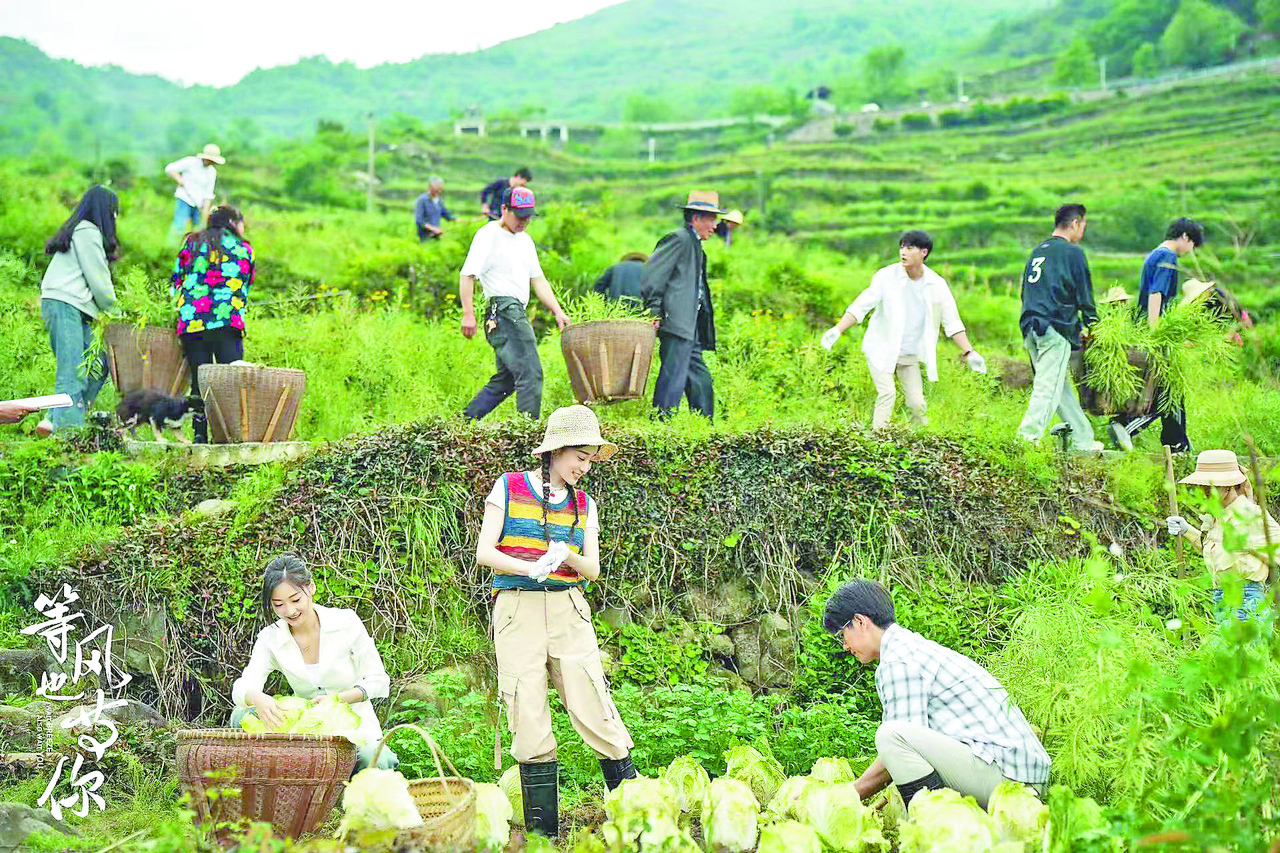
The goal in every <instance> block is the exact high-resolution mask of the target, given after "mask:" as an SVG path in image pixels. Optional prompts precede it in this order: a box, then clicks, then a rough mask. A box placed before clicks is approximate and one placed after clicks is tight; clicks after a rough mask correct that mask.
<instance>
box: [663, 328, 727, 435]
mask: <svg viewBox="0 0 1280 853" xmlns="http://www.w3.org/2000/svg"><path fill="white" fill-rule="evenodd" d="M658 355H659V357H660V358H661V359H662V364H661V365H660V366H659V368H658V382H657V384H656V385H655V386H654V389H653V405H654V406H655V407H657V409H658V411H659V412H661V414H662V416H663V417H670V416H671V414H672V413H674V412H675V410H676V408H677V407H678V406H679V405H680V398H681V397H688V398H689V408H690V409H692V410H693V411H695V412H697V413H699V414H701V415H705V416H706V417H707V418H712V417H714V416H715V391H714V389H713V388H712V387H711V371H709V370H707V364H706V362H704V361H703V360H702V344H701V342H699V341H686V340H684V339H683V338H676V337H672V336H670V335H663V334H661V333H659V334H658Z"/></svg>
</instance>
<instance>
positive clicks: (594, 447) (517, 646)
mask: <svg viewBox="0 0 1280 853" xmlns="http://www.w3.org/2000/svg"><path fill="white" fill-rule="evenodd" d="M617 450H618V448H617V445H614V444H610V443H609V442H607V441H605V440H604V439H603V438H601V437H600V423H599V421H597V420H596V416H595V413H594V412H592V411H591V410H590V409H588V408H587V407H586V406H568V407H566V408H561V409H556V410H555V411H554V412H552V413H551V417H549V418H548V419H547V431H546V435H545V436H544V438H543V440H542V444H540V445H539V446H538V447H537V449H535V450H534V451H533V456H534V457H535V458H537V459H539V460H541V465H540V466H539V468H538V469H535V470H531V471H514V472H511V473H507V474H503V475H502V476H501V477H499V478H498V480H497V482H496V483H494V485H493V490H492V491H490V492H489V497H488V499H487V500H486V502H485V507H484V523H483V525H482V526H481V528H480V539H479V541H478V542H477V543H476V562H478V563H480V565H482V566H488V567H490V568H491V569H493V596H494V606H493V636H494V645H495V647H496V651H497V657H498V692H499V693H500V694H501V696H502V700H503V702H504V704H505V705H506V709H507V726H508V728H509V729H510V731H511V737H512V744H511V755H512V756H513V757H514V758H515V759H516V761H518V762H519V763H520V788H521V791H522V793H523V795H524V821H525V826H526V827H527V828H528V829H529V830H530V831H531V832H537V833H540V834H542V835H545V836H548V837H553V836H555V835H556V832H557V829H558V822H559V816H558V813H557V805H558V802H557V801H558V788H557V762H556V739H555V736H554V735H553V734H552V731H551V707H550V705H549V704H548V702H547V675H548V673H550V675H551V680H552V682H553V683H554V685H555V688H556V692H557V693H559V694H560V699H561V701H563V702H564V706H565V709H566V710H567V711H568V712H569V718H570V721H571V722H572V723H573V727H574V728H575V729H576V730H577V731H578V734H579V735H580V736H581V737H582V739H583V740H584V741H585V742H586V744H587V746H589V747H591V749H592V750H593V751H594V752H595V753H596V755H597V756H598V757H599V759H600V769H601V771H602V773H603V774H604V780H605V784H606V785H607V786H608V787H609V789H610V790H612V789H614V788H616V787H617V786H618V785H619V784H620V783H621V782H622V780H623V779H631V778H634V777H635V775H636V771H635V767H634V766H632V763H631V747H632V745H633V744H632V742H631V736H630V735H629V734H627V728H626V726H625V725H623V723H622V720H621V719H620V718H619V716H618V709H617V708H616V707H615V706H614V704H613V700H612V699H611V698H610V697H609V689H608V687H607V685H606V684H605V679H604V670H603V668H602V666H601V662H600V649H599V647H598V646H597V645H596V634H595V629H594V628H593V627H592V624H591V608H590V607H589V606H588V604H587V600H586V598H585V597H584V596H583V594H582V585H583V583H584V582H586V581H593V580H596V579H597V578H598V577H600V544H599V543H600V520H599V513H598V510H597V508H596V502H595V501H593V500H592V499H591V498H590V497H588V496H587V493H586V492H584V491H582V490H580V489H578V488H577V485H578V481H579V480H581V479H582V478H583V477H584V476H586V474H587V472H588V471H590V470H591V466H592V464H593V463H595V462H603V461H605V460H607V459H609V457H611V456H613V454H614V453H616V452H617Z"/></svg>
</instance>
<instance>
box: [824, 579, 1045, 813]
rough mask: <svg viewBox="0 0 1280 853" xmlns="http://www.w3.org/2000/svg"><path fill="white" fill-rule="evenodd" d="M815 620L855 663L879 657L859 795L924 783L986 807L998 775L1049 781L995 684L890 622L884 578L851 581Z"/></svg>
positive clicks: (1037, 750)
mask: <svg viewBox="0 0 1280 853" xmlns="http://www.w3.org/2000/svg"><path fill="white" fill-rule="evenodd" d="M822 622H823V626H824V627H825V628H826V629H827V630H828V631H831V632H832V633H833V634H835V635H836V639H838V640H839V641H840V642H841V644H842V645H843V646H844V648H845V650H846V651H848V652H850V653H851V654H853V655H854V657H856V658H857V659H858V660H859V661H861V662H862V663H871V662H872V661H879V664H878V665H877V666H876V692H877V693H878V694H879V695H880V704H881V706H882V707H883V713H882V714H881V722H880V727H879V728H878V729H876V752H877V753H878V754H877V756H876V760H875V761H874V762H873V763H872V765H871V766H870V767H868V768H867V770H866V772H865V773H863V774H862V775H861V776H859V777H858V779H857V781H856V784H857V786H858V793H859V794H861V795H862V797H863V799H866V798H867V797H869V796H871V795H873V794H875V793H877V792H878V791H880V790H881V789H883V788H884V787H886V786H887V785H888V784H889V783H890V782H893V783H894V784H895V785H897V786H898V791H899V792H900V793H901V794H902V799H903V801H904V802H907V803H909V802H911V798H912V797H913V796H914V795H915V793H916V792H917V791H919V790H921V789H922V788H930V789H933V788H943V787H946V788H952V789H954V790H956V791H959V792H960V793H961V794H970V795H972V796H973V798H974V799H976V800H977V801H978V805H980V806H982V807H983V808H984V809H985V808H986V807H987V800H988V798H990V796H991V792H992V791H994V790H995V787H996V785H998V784H1000V783H1001V782H1002V781H1004V780H1005V779H1012V780H1013V781H1015V782H1022V783H1024V784H1027V785H1030V786H1032V787H1033V788H1035V789H1036V790H1037V791H1038V792H1039V793H1040V794H1041V796H1043V794H1044V786H1045V783H1047V782H1048V781H1049V754H1048V753H1046V752H1045V750H1044V746H1042V745H1041V743H1040V739H1039V738H1037V737H1036V735H1035V732H1033V731H1032V730H1031V726H1030V724H1028V723H1027V718H1026V717H1024V716H1022V712H1021V711H1019V710H1018V706H1017V705H1015V704H1013V700H1012V699H1010V698H1009V694H1008V693H1007V692H1005V689H1004V688H1003V687H1001V686H1000V682H998V681H996V680H995V678H993V677H992V675H991V673H989V672H987V671H986V670H985V669H983V668H982V667H980V666H978V665H977V664H976V663H974V662H973V661H971V660H969V659H968V658H967V657H965V656H964V655H962V654H960V653H959V652H955V651H952V650H951V649H948V648H945V647H944V646H940V645H938V644H937V643H935V642H933V641H931V640H926V639H925V638H924V637H922V636H920V635H919V634H917V633H915V632H914V631H908V630H907V629H906V628H903V627H902V626H901V625H899V624H897V623H896V622H894V621H893V600H892V599H890V598H889V593H888V592H887V591H886V590H885V588H884V587H883V586H881V585H880V584H878V583H876V582H875V581H870V580H855V581H851V582H850V583H847V584H845V585H844V586H842V587H840V589H838V590H836V592H835V594H834V595H832V596H831V598H830V599H828V600H827V607H826V612H825V613H824V614H823V619H822Z"/></svg>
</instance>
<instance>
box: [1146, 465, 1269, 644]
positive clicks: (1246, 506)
mask: <svg viewBox="0 0 1280 853" xmlns="http://www.w3.org/2000/svg"><path fill="white" fill-rule="evenodd" d="M1178 482H1180V483H1183V484H1184V485H1189V486H1199V487H1200V488H1201V489H1203V490H1204V493H1205V495H1206V496H1207V497H1210V498H1214V497H1216V498H1217V499H1218V501H1220V502H1221V505H1222V509H1223V512H1222V514H1221V516H1220V517H1217V518H1215V517H1214V516H1212V515H1205V516H1203V517H1202V518H1201V519H1200V529H1199V530H1197V529H1196V528H1194V527H1192V526H1191V525H1190V524H1188V523H1187V520H1186V519H1185V518H1183V517H1182V516H1180V515H1171V516H1169V517H1168V518H1167V519H1165V523H1166V524H1167V525H1168V528H1169V535H1170V536H1184V537H1186V539H1187V541H1189V542H1190V543H1191V546H1192V547H1193V548H1195V549H1196V550H1197V551H1200V552H1201V553H1202V554H1204V562H1205V565H1206V566H1208V568H1209V571H1210V572H1211V573H1212V574H1213V603H1214V604H1215V605H1218V606H1219V608H1220V609H1219V613H1218V619H1219V621H1225V617H1226V612H1225V610H1224V609H1222V608H1221V605H1222V600H1223V598H1224V597H1225V595H1226V594H1225V592H1224V591H1223V589H1222V578H1223V577H1224V576H1225V575H1234V576H1236V578H1238V579H1239V581H1240V582H1241V584H1242V592H1243V596H1242V600H1241V606H1240V607H1238V608H1236V618H1237V619H1240V620H1245V619H1248V618H1250V617H1251V616H1252V615H1253V614H1254V613H1255V612H1256V611H1257V609H1258V607H1259V606H1260V605H1261V604H1262V602H1263V600H1264V598H1265V596H1264V591H1265V590H1264V586H1263V585H1264V584H1265V583H1266V582H1267V571H1268V566H1267V561H1266V559H1265V558H1264V557H1262V556H1259V555H1260V554H1265V553H1266V548H1267V547H1268V544H1269V542H1275V543H1280V527H1277V526H1276V522H1275V519H1273V518H1272V517H1271V516H1270V515H1267V514H1266V513H1264V512H1263V511H1262V508H1261V507H1260V506H1258V505H1257V504H1256V503H1254V501H1253V489H1252V488H1251V487H1250V485H1249V478H1248V476H1247V475H1246V474H1245V473H1244V469H1243V468H1241V467H1240V463H1239V462H1238V461H1236V455H1235V454H1234V453H1233V452H1231V451H1230V450H1206V451H1204V452H1203V453H1201V454H1200V455H1199V456H1197V457H1196V470H1195V471H1193V472H1192V473H1191V474H1190V475H1189V476H1186V477H1183V478H1182V479H1181V480H1179V481H1178ZM1264 519H1265V521H1264ZM1228 528H1230V529H1231V530H1232V531H1233V532H1234V534H1235V535H1233V536H1229V534H1228V533H1227V529H1228ZM1268 532H1269V533H1270V536H1268ZM1228 539H1231V540H1232V545H1231V546H1230V547H1229V546H1228V545H1227V541H1228Z"/></svg>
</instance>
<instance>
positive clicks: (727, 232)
mask: <svg viewBox="0 0 1280 853" xmlns="http://www.w3.org/2000/svg"><path fill="white" fill-rule="evenodd" d="M743 221H744V218H743V216H742V211H741V210H731V211H729V212H728V213H726V214H725V215H724V219H721V220H720V224H719V225H717V226H716V236H717V237H719V238H720V239H721V240H724V244H725V245H726V246H732V245H733V232H734V231H737V230H738V229H739V228H741V227H742V223H743Z"/></svg>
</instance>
